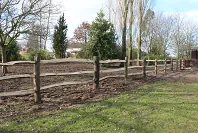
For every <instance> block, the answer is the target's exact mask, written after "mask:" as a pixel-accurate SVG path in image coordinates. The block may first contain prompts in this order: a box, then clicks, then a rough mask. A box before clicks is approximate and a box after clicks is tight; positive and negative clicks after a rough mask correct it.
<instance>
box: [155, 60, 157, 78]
mask: <svg viewBox="0 0 198 133" xmlns="http://www.w3.org/2000/svg"><path fill="white" fill-rule="evenodd" d="M155 76H157V59H155Z"/></svg>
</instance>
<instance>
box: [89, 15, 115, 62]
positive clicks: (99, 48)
mask: <svg viewBox="0 0 198 133" xmlns="http://www.w3.org/2000/svg"><path fill="white" fill-rule="evenodd" d="M88 44H89V50H88V52H89V53H90V56H91V57H93V56H99V57H100V59H102V60H105V59H115V58H118V57H119V50H118V46H117V45H116V35H115V29H114V27H113V24H111V23H110V22H109V21H108V20H106V19H105V18H104V13H103V12H102V11H100V12H99V13H98V14H97V17H96V19H95V20H94V21H93V22H92V25H91V31H90V40H89V43H88Z"/></svg>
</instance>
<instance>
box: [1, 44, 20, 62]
mask: <svg viewBox="0 0 198 133" xmlns="http://www.w3.org/2000/svg"><path fill="white" fill-rule="evenodd" d="M19 50H20V47H19V46H18V44H17V41H16V40H14V41H12V43H10V45H6V60H7V61H16V60H19V59H20V54H19ZM0 51H1V49H0ZM0 55H1V54H0Z"/></svg>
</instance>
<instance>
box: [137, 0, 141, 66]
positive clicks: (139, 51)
mask: <svg viewBox="0 0 198 133" xmlns="http://www.w3.org/2000/svg"><path fill="white" fill-rule="evenodd" d="M141 25H142V0H140V3H139V29H138V52H137V59H138V60H141V39H142V35H141V34H142V30H141V27H142V26H141ZM137 65H138V66H139V65H140V62H139V61H137Z"/></svg>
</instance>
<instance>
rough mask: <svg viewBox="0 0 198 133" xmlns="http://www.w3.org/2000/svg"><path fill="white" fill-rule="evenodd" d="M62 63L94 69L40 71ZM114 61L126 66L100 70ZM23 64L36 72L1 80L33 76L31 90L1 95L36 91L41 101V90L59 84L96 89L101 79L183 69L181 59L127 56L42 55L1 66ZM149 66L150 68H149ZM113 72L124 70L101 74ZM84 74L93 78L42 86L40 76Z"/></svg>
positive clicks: (1, 78)
mask: <svg viewBox="0 0 198 133" xmlns="http://www.w3.org/2000/svg"><path fill="white" fill-rule="evenodd" d="M129 62H130V63H132V62H142V63H141V66H129V64H128V63H129ZM148 62H153V63H154V64H153V65H150V66H149V65H148V64H149V63H148ZM158 62H163V64H161V63H160V64H158ZM60 63H91V64H93V68H94V70H93V71H77V72H65V73H40V65H41V64H60ZM112 63H124V67H122V68H116V69H108V70H100V64H112ZM168 63H169V64H168ZM23 64H32V65H33V66H34V73H33V74H22V75H11V76H3V77H0V81H3V80H10V79H18V78H33V88H34V89H31V90H22V91H15V92H2V93H0V97H1V96H19V95H28V94H32V93H34V95H35V102H36V103H40V102H41V96H40V95H41V94H40V91H41V90H45V89H49V88H53V87H59V86H66V85H82V84H90V83H92V84H93V88H94V89H98V88H99V83H100V81H103V80H105V79H108V78H124V80H125V81H127V78H128V76H138V75H140V76H141V75H142V76H143V79H144V80H146V77H147V74H148V73H155V75H156V76H157V74H158V71H163V73H164V74H166V71H167V70H169V69H170V70H172V71H173V69H174V66H175V65H176V66H175V69H176V70H178V69H181V67H182V64H181V61H178V60H173V59H171V60H166V59H165V60H157V59H155V60H146V59H144V60H130V61H128V58H127V57H126V58H125V60H119V59H115V60H99V58H98V57H94V60H87V59H53V60H40V55H38V56H36V57H35V60H34V61H12V62H7V63H0V66H13V65H23ZM147 68H149V69H148V70H147ZM131 69H140V70H141V72H137V73H129V70H131ZM113 72H123V74H121V75H110V76H105V77H102V78H100V74H106V73H113ZM84 74H92V75H93V80H88V81H81V82H63V83H56V84H52V85H47V86H43V87H40V77H46V76H71V75H84Z"/></svg>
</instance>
